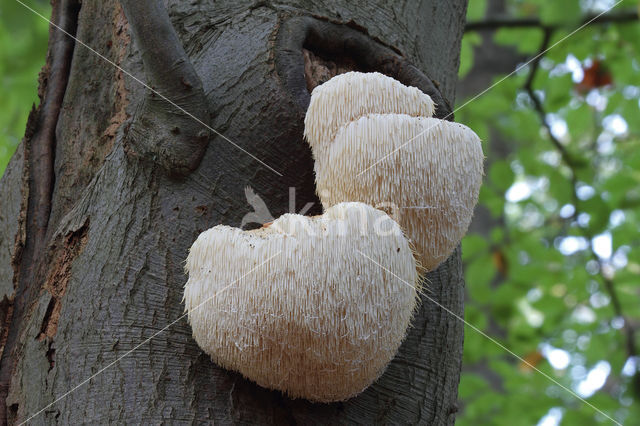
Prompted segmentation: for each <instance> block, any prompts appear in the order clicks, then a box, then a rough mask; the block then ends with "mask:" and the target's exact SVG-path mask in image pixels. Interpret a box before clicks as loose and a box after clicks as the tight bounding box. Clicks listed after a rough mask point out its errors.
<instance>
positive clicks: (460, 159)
mask: <svg viewBox="0 0 640 426" xmlns="http://www.w3.org/2000/svg"><path fill="white" fill-rule="evenodd" d="M359 78H360V79H362V80H363V81H364V82H365V83H362V84H359V83H358V79H359ZM342 80H344V81H342ZM398 85H400V86H401V84H400V83H399V82H397V81H395V80H393V79H392V78H390V77H387V76H384V75H382V74H377V73H376V74H362V73H347V74H341V75H338V76H336V77H334V78H333V79H331V80H329V81H328V82H327V83H325V84H323V85H321V86H318V87H316V88H315V89H314V90H313V93H312V95H311V103H310V105H309V109H308V111H307V116H306V118H305V136H306V138H307V140H308V141H309V144H310V145H311V148H312V150H313V156H314V160H315V166H314V167H315V173H316V187H317V188H316V189H317V191H318V195H319V197H320V200H321V201H322V204H323V206H324V207H325V208H326V207H330V206H332V205H335V204H336V203H339V202H342V201H360V202H364V203H367V204H371V205H373V206H378V207H381V208H382V207H383V206H384V207H385V208H390V209H391V210H392V214H393V215H394V219H396V220H397V221H398V222H399V223H400V225H401V226H402V228H403V229H404V231H405V232H406V234H407V236H408V237H409V238H410V240H411V241H412V242H413V244H414V245H415V249H416V252H417V258H418V261H419V263H420V264H421V265H422V266H423V267H425V268H427V269H428V270H432V269H434V268H436V267H437V266H438V264H440V263H441V262H442V261H443V260H445V259H446V258H447V257H448V256H449V255H450V254H451V252H452V251H453V250H454V249H455V247H456V246H457V244H458V243H459V242H460V240H461V238H462V237H463V236H464V234H465V233H466V231H467V228H468V226H469V223H470V221H471V217H472V215H473V208H474V206H475V204H476V202H477V199H478V192H479V190H480V184H481V181H482V163H483V158H484V156H483V154H482V146H481V143H480V139H479V138H478V136H477V135H476V134H475V133H474V132H473V131H472V130H471V129H469V128H468V127H466V126H463V125H461V124H458V123H451V122H448V121H444V120H439V119H436V118H430V115H431V112H430V111H426V112H425V113H418V112H419V111H422V109H423V105H427V104H428V102H427V101H425V100H424V98H425V97H426V98H429V96H428V95H426V94H424V93H422V92H420V95H419V96H418V95H416V94H415V91H416V90H418V89H415V88H404V89H401V90H397V91H395V92H393V93H394V95H392V96H390V95H389V90H388V89H387V88H388V87H398ZM345 87H346V88H347V89H348V90H347V89H345ZM409 90H411V91H409ZM340 91H343V92H340ZM418 91H419V90H418ZM404 93H408V94H409V96H407V97H406V98H404V100H403V99H402V96H403V94H404ZM352 98H356V99H360V98H361V99H366V104H367V108H366V112H365V113H362V111H363V110H364V109H363V108H360V107H359V105H360V103H359V101H354V100H352ZM341 99H347V100H345V101H343V103H341V101H340V100H341ZM429 99H430V98H429ZM351 105H356V106H358V108H357V109H356V112H345V108H348V107H350V106H351ZM389 105H392V107H390V106H389ZM327 123H329V124H327ZM327 128H329V129H334V128H336V129H337V130H336V131H335V132H333V131H328V130H327Z"/></svg>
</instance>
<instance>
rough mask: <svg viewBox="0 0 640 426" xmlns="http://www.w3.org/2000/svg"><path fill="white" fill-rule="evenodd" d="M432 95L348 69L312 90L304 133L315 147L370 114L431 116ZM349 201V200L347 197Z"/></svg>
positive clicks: (380, 75) (397, 82) (389, 79)
mask: <svg viewBox="0 0 640 426" xmlns="http://www.w3.org/2000/svg"><path fill="white" fill-rule="evenodd" d="M434 110H435V106H434V103H433V100H432V99H431V97H430V96H429V95H426V94H425V93H423V92H422V91H421V90H420V89H418V88H415V87H409V86H405V85H404V84H402V83H400V82H399V81H397V80H394V79H393V78H390V77H387V76H385V75H384V74H380V73H378V72H372V73H361V72H355V71H352V72H347V73H344V74H339V75H337V76H335V77H333V78H332V79H331V80H329V81H327V82H326V83H324V84H321V85H320V86H316V88H315V89H313V93H312V95H311V102H310V103H309V108H308V109H307V115H306V116H305V119H304V126H305V127H304V135H305V137H306V138H307V141H309V144H310V145H311V147H312V148H314V149H315V148H316V147H318V146H319V145H329V144H330V142H331V141H332V140H333V139H334V138H335V136H336V133H337V132H338V129H339V128H340V127H342V126H344V125H345V124H347V123H349V122H351V121H353V120H356V119H358V118H360V117H362V116H363V115H366V114H370V113H386V114H407V115H411V116H416V117H418V116H421V117H431V116H432V115H433V112H434ZM345 201H347V200H345Z"/></svg>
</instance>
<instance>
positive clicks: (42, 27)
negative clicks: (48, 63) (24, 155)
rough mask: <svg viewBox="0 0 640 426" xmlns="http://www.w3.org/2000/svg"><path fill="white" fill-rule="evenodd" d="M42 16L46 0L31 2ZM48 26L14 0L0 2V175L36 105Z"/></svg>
mask: <svg viewBox="0 0 640 426" xmlns="http://www.w3.org/2000/svg"><path fill="white" fill-rule="evenodd" d="M29 6H30V7H32V8H33V9H34V10H36V11H38V12H39V13H41V14H42V15H44V16H47V17H48V16H50V15H51V6H50V5H49V2H48V1H44V0H38V1H30V2H29ZM48 39H49V24H48V23H47V22H46V21H45V20H44V19H42V18H40V17H38V16H37V15H35V14H34V13H33V12H31V11H29V10H28V9H26V8H25V7H24V6H22V5H20V3H18V2H16V1H14V0H2V2H0V111H2V113H1V114H0V176H2V173H3V172H4V169H5V167H6V166H7V163H8V162H9V159H10V158H11V156H12V155H13V152H14V151H15V149H16V147H17V146H18V144H19V143H20V140H21V139H22V137H23V136H24V130H25V125H26V123H27V117H28V116H29V111H30V109H31V105H32V104H33V103H36V104H37V103H38V73H39V72H40V69H41V68H42V66H43V65H44V63H45V58H46V54H47V40H48Z"/></svg>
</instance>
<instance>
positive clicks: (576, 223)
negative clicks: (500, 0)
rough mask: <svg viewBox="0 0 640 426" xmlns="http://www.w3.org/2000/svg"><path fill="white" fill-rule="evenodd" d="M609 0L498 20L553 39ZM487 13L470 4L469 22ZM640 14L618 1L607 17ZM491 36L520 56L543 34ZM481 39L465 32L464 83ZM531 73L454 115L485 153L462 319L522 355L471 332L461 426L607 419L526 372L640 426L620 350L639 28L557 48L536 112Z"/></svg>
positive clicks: (546, 64)
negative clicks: (480, 213) (548, 30)
mask: <svg viewBox="0 0 640 426" xmlns="http://www.w3.org/2000/svg"><path fill="white" fill-rule="evenodd" d="M614 4H615V2H614V1H606V0H605V1H601V0H591V1H589V0H581V1H579V0H562V1H553V0H506V6H507V14H508V16H509V18H513V19H519V18H539V19H540V21H541V23H542V24H543V25H550V26H553V28H554V30H553V32H552V34H551V38H550V45H553V44H554V43H556V42H558V41H560V40H562V39H563V38H564V37H566V36H567V35H569V34H570V33H571V32H572V31H573V30H575V29H576V28H578V27H579V26H580V24H581V22H582V20H583V17H584V16H587V15H589V14H593V13H599V12H601V11H604V10H606V8H607V7H610V6H613V5H614ZM486 6H487V1H486V0H470V4H469V9H468V18H467V19H468V21H482V20H483V19H484V18H485V11H486ZM637 8H638V2H637V1H630V0H625V1H623V2H622V3H621V4H619V5H618V6H616V7H615V9H614V10H612V11H609V12H607V13H610V14H614V13H618V12H621V11H637V10H638V9H637ZM489 34H491V33H489ZM492 34H493V42H494V43H496V44H498V45H502V46H510V47H512V48H513V49H514V51H515V52H517V53H518V54H524V55H527V56H528V57H529V58H531V57H533V56H535V55H536V54H537V53H538V51H539V50H540V47H541V43H542V40H543V38H544V37H543V35H544V31H543V29H541V28H537V27H527V28H496V30H495V31H494V32H493V33H492ZM481 41H482V38H481V37H480V35H479V33H477V32H467V33H466V34H465V36H464V39H463V43H462V52H461V65H460V75H461V77H463V76H464V75H467V74H468V73H469V72H472V68H473V60H474V57H473V56H474V47H475V46H477V45H479V44H480V43H481ZM522 65H524V63H523V64H522ZM532 68H533V65H532V64H529V65H526V66H523V67H521V69H520V70H519V71H517V72H516V73H515V74H514V75H512V76H510V77H509V78H507V79H506V80H504V81H502V82H501V83H499V84H497V85H496V86H495V87H494V88H492V89H491V90H489V91H488V92H487V93H485V94H484V95H482V96H480V97H478V98H477V99H475V100H473V101H472V102H470V103H469V104H467V105H464V104H465V102H466V101H467V100H466V99H458V104H459V106H460V107H461V108H460V109H459V110H457V111H456V120H457V121H460V122H462V123H465V124H466V125H468V126H470V127H471V128H473V129H474V130H475V131H476V132H477V133H478V134H479V135H480V137H481V138H482V139H483V141H484V142H483V143H484V150H485V154H486V156H487V162H486V165H487V170H486V177H485V180H484V185H483V188H482V190H481V194H480V202H479V204H480V206H479V208H480V209H485V211H487V214H486V215H485V216H484V218H482V217H481V218H476V219H478V220H483V223H482V224H481V227H480V228H476V229H483V231H481V233H475V234H473V233H470V234H469V235H468V236H467V237H466V238H465V239H464V241H463V259H464V262H465V275H466V281H467V292H468V297H467V306H466V312H465V316H466V320H467V321H468V322H469V323H471V324H473V325H474V326H476V327H478V328H480V329H481V330H483V331H484V332H486V333H487V334H488V335H490V336H492V337H494V338H495V339H496V340H498V341H499V342H501V343H502V344H504V345H505V346H506V347H507V348H509V350H511V351H513V352H514V353H515V354H517V355H518V356H520V357H522V358H523V359H525V361H526V362H521V361H520V360H518V359H517V358H516V357H514V356H512V354H509V353H508V352H506V351H505V350H503V349H502V348H500V347H499V346H497V345H496V344H495V343H493V342H491V341H490V340H489V339H487V338H486V337H484V336H482V335H481V334H479V333H477V332H476V331H474V330H473V329H471V328H469V327H467V328H466V333H465V344H464V368H463V375H462V379H461V383H460V389H459V393H460V399H461V404H460V406H461V407H460V413H459V415H458V424H459V425H477V424H505V425H520V424H523V425H535V424H543V425H554V424H562V425H584V424H600V423H604V424H611V421H610V420H609V419H607V418H606V417H604V416H603V415H601V414H599V413H598V412H597V411H596V410H594V409H593V408H592V407H590V406H589V405H587V404H585V403H584V402H582V401H580V400H579V399H578V398H576V397H575V396H573V395H571V393H570V392H568V391H567V390H565V389H562V387H560V386H558V385H557V384H554V383H553V382H552V381H550V380H549V379H547V378H545V377H544V376H543V375H542V374H540V373H539V372H537V371H535V370H534V369H533V368H532V366H533V367H535V368H537V369H539V370H541V371H542V372H543V373H545V374H547V375H549V376H550V377H551V378H553V379H554V380H556V381H557V382H558V383H560V384H561V385H562V386H564V387H566V388H567V389H570V390H572V391H573V392H576V393H577V394H578V395H580V396H581V397H583V398H584V399H585V400H587V401H588V402H589V403H590V404H592V405H593V406H595V407H597V408H598V409H600V410H602V411H603V412H605V413H606V414H607V415H608V416H610V417H612V418H613V419H615V420H616V421H617V422H620V423H623V424H640V388H638V387H637V386H636V384H634V383H636V382H635V380H637V378H638V377H637V375H638V367H639V366H640V359H638V358H637V354H635V355H636V357H635V358H634V357H632V356H631V355H632V353H630V352H633V351H632V350H630V349H629V347H630V344H631V342H630V341H633V342H634V343H635V346H636V350H638V349H637V347H638V346H639V342H638V339H639V338H640V336H639V335H638V334H639V333H638V332H637V331H636V330H638V328H640V120H639V119H638V117H639V116H640V114H639V113H640V101H639V99H640V24H639V23H638V21H635V22H629V23H615V24H614V23H609V24H606V23H597V24H592V25H589V26H587V27H586V28H584V29H582V30H580V31H578V32H577V33H575V34H573V35H571V36H569V37H568V38H567V39H566V40H564V41H562V42H561V43H559V44H558V45H556V46H553V48H552V49H551V50H549V51H548V52H546V53H545V54H544V55H543V57H542V59H541V60H540V62H539V64H538V65H537V71H536V73H535V78H534V80H533V82H532V89H533V93H534V95H535V96H537V97H538V99H540V101H541V102H540V108H537V107H536V104H535V103H534V102H533V101H532V98H531V93H530V92H528V91H527V90H526V83H527V78H528V77H529V73H530V72H531V71H532ZM503 77H504V75H495V76H494V80H493V81H494V82H498V81H500V80H501V79H502V78H503ZM543 117H544V118H546V120H545V121H546V123H543V122H542V118H543ZM544 124H546V125H544ZM497 138H499V139H501V140H502V141H504V142H503V144H506V145H507V149H506V150H505V149H504V148H503V149H501V150H496V148H495V147H493V146H492V139H497ZM554 140H555V142H556V143H558V144H560V145H561V147H563V148H564V149H565V150H566V151H567V153H568V155H569V158H570V159H571V161H570V162H571V163H572V164H571V165H570V164H567V162H566V161H565V159H563V157H562V156H561V153H560V151H559V149H558V147H557V146H556V145H554ZM505 151H506V152H507V153H508V154H506V155H505V154H504V152H505Z"/></svg>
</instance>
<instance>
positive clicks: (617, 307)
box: [523, 28, 640, 395]
mask: <svg viewBox="0 0 640 426" xmlns="http://www.w3.org/2000/svg"><path fill="white" fill-rule="evenodd" d="M553 32H554V30H553V29H550V28H546V29H545V30H544V37H543V40H542V42H541V44H540V48H539V53H538V55H537V56H536V57H535V60H534V61H532V62H531V64H530V66H531V69H530V71H529V75H528V76H527V80H526V82H525V84H524V87H523V88H524V90H525V91H526V92H527V93H528V94H529V97H530V98H531V101H532V103H533V109H534V110H535V111H536V113H537V114H538V116H539V117H540V121H541V123H542V125H543V126H544V127H545V128H546V129H547V133H548V134H549V139H550V140H551V142H552V144H553V145H554V146H555V148H556V149H557V150H558V151H559V153H560V156H561V158H562V160H563V162H564V164H565V165H566V166H567V168H568V169H569V180H570V182H571V197H572V202H573V205H574V207H575V209H574V212H573V215H572V216H571V217H570V218H569V219H568V220H570V221H573V220H576V218H577V217H578V215H579V213H580V208H579V205H580V198H579V197H578V191H577V190H578V181H577V177H576V175H577V173H576V169H577V168H578V167H580V166H582V164H581V162H579V161H576V160H575V159H574V158H573V157H572V156H571V155H570V154H569V152H568V150H567V149H566V147H565V146H564V145H563V144H562V143H561V142H560V140H559V139H558V138H556V137H555V136H554V135H553V133H552V132H551V126H550V125H549V123H548V122H547V113H546V111H545V109H544V106H543V104H542V102H541V101H540V99H539V98H538V96H537V95H536V93H535V91H534V89H533V81H534V79H535V76H536V73H537V71H538V69H539V65H540V60H541V59H542V57H543V53H544V52H545V51H546V50H547V47H548V45H549V42H550V40H551V36H552V35H553ZM581 230H582V234H583V236H584V237H585V238H587V239H588V241H589V251H590V255H591V257H592V258H593V259H594V260H595V261H596V262H597V263H598V268H599V271H600V274H599V275H600V278H601V280H602V283H603V285H604V289H605V291H606V292H607V294H608V295H609V298H610V299H611V305H612V307H613V311H614V313H615V315H616V316H617V317H620V318H622V319H623V320H624V332H625V333H624V336H625V340H626V352H627V356H628V357H629V358H633V359H637V357H638V350H637V347H636V342H635V329H634V327H633V325H632V324H631V323H630V321H629V319H628V318H627V317H626V316H625V315H624V312H623V310H622V304H621V303H620V298H619V296H618V293H617V291H616V288H615V283H614V282H613V280H612V279H611V278H609V277H608V276H606V275H605V274H604V273H603V266H604V264H603V262H602V259H600V257H598V255H597V254H596V252H595V248H594V246H593V237H594V235H593V234H592V233H591V232H589V230H587V229H585V228H582V227H581ZM632 383H633V388H634V391H635V393H636V394H638V395H640V374H639V373H638V372H637V371H636V372H635V374H634V375H633V377H632Z"/></svg>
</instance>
